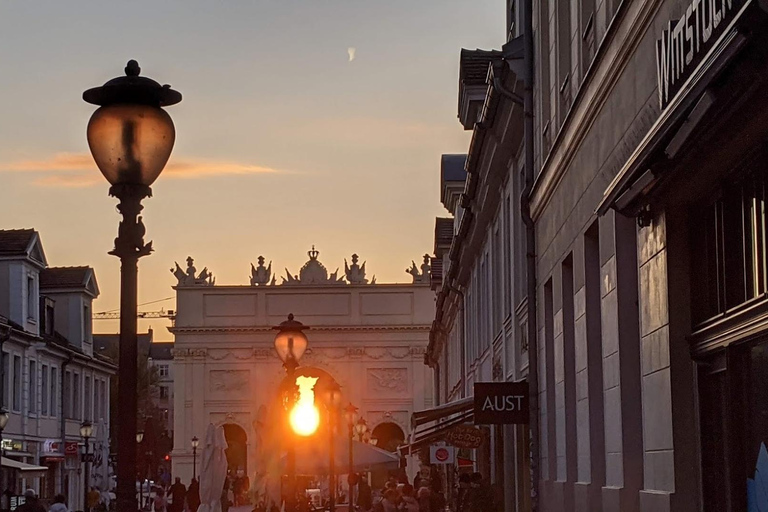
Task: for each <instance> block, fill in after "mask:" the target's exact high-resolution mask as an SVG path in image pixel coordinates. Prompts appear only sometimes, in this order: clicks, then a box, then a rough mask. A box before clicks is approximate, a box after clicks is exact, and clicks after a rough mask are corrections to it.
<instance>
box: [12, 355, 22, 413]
mask: <svg viewBox="0 0 768 512" xmlns="http://www.w3.org/2000/svg"><path fill="white" fill-rule="evenodd" d="M13 410H14V411H21V356H13Z"/></svg>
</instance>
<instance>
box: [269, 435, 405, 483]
mask: <svg viewBox="0 0 768 512" xmlns="http://www.w3.org/2000/svg"><path fill="white" fill-rule="evenodd" d="M324 441H325V442H324ZM294 450H295V453H296V471H297V472H298V473H300V474H307V475H318V474H325V473H327V472H328V467H329V463H330V457H329V453H328V442H327V437H326V438H325V439H322V437H321V439H319V440H318V439H311V438H308V439H303V440H299V441H297V442H296V443H295V444H294ZM333 457H334V459H335V464H336V471H337V472H338V473H346V472H347V471H348V470H349V438H348V437H346V436H337V437H336V438H335V439H334V452H333ZM282 461H283V464H285V463H286V457H285V456H283V457H282ZM352 464H353V466H352V470H353V471H370V470H374V469H397V468H398V466H399V465H400V457H398V456H397V454H396V453H392V452H388V451H386V450H382V449H381V448H377V447H375V446H373V445H371V444H367V443H361V442H359V441H352Z"/></svg>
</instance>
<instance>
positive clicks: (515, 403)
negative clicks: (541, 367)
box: [474, 381, 529, 425]
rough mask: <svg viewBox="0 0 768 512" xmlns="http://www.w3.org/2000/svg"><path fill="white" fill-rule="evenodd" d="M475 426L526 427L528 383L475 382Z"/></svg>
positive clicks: (527, 419)
mask: <svg viewBox="0 0 768 512" xmlns="http://www.w3.org/2000/svg"><path fill="white" fill-rule="evenodd" d="M474 398H475V400H474V401H475V409H474V416H475V425H527V424H528V421H529V417H528V383H527V382H525V381H521V382H476V383H475V390H474Z"/></svg>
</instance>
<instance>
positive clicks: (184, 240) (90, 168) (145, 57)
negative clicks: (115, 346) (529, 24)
mask: <svg viewBox="0 0 768 512" xmlns="http://www.w3.org/2000/svg"><path fill="white" fill-rule="evenodd" d="M504 3H505V2H504V0H387V1H377V0H250V1H246V0H237V1H235V0H230V1H218V2H211V1H202V0H166V1H163V2H157V1H156V0H153V1H135V2H130V3H128V2H97V1H89V2H86V1H80V0H67V1H66V2H62V1H60V0H51V1H44V0H35V1H34V2H10V1H6V2H0V66H2V72H0V92H1V93H0V229H15V228H34V229H36V230H38V232H40V235H41V239H42V243H43V248H44V250H45V252H46V256H47V258H48V262H49V265H51V266H70V265H90V266H91V267H93V268H94V269H95V271H96V276H97V281H98V284H99V287H100V289H101V295H100V297H99V298H98V299H97V301H96V302H95V303H94V311H109V310H114V309H117V308H118V306H119V261H118V260H117V258H115V257H113V256H109V255H107V251H109V250H110V249H111V248H112V246H113V240H114V238H115V236H116V235H117V225H118V222H119V220H120V218H119V214H118V213H117V211H116V209H115V205H116V203H117V201H116V200H115V199H114V198H111V197H109V196H108V194H107V191H108V184H107V182H106V180H104V179H103V177H102V176H101V174H100V173H99V171H98V169H97V168H96V166H95V164H93V163H92V160H91V158H90V153H89V152H88V145H87V142H86V138H85V129H86V125H87V123H88V119H89V117H90V115H91V113H92V112H93V110H94V107H93V106H92V105H89V104H87V103H85V102H84V101H82V97H81V95H82V92H83V91H84V90H85V89H88V88H90V87H94V86H98V85H101V84H103V83H104V82H105V81H107V80H109V79H111V78H113V77H116V76H120V75H122V74H123V68H124V67H125V64H126V62H127V61H128V60H129V59H136V60H138V62H139V64H140V66H141V69H142V75H144V76H149V77H151V78H153V79H155V80H157V81H158V82H160V83H162V84H166V83H167V84H171V85H172V86H173V88H174V89H177V90H178V91H180V92H181V93H182V95H183V100H182V102H181V103H180V104H178V105H175V106H172V107H169V108H168V109H167V110H168V113H169V114H170V115H171V117H172V118H173V121H174V124H175V126H176V145H175V147H174V150H173V153H172V155H171V158H170V161H169V164H168V167H167V168H166V171H165V172H164V173H163V174H162V175H161V176H160V178H159V179H158V180H157V182H155V184H154V185H153V187H152V188H153V197H152V198H149V199H146V200H145V201H144V207H145V208H144V212H143V215H144V223H145V225H146V227H147V234H146V236H145V240H146V241H148V240H153V247H154V248H155V252H154V253H153V254H152V255H150V256H148V257H145V258H142V259H141V260H140V263H139V304H144V303H148V302H154V301H161V302H155V303H153V304H148V305H146V306H144V307H140V310H148V311H153V310H159V309H161V308H164V309H174V306H175V302H174V300H166V301H162V299H167V298H169V297H173V296H174V291H173V290H172V289H171V286H173V285H174V284H175V282H176V281H175V278H174V277H173V275H171V273H170V272H169V269H171V268H172V267H174V262H175V261H177V262H179V264H180V265H181V266H182V267H184V265H185V259H186V258H187V256H192V257H193V258H194V259H195V265H196V267H197V268H198V270H202V268H203V267H207V268H208V269H209V271H211V272H212V273H213V275H214V276H215V277H216V283H217V284H234V285H247V284H248V283H249V276H250V264H251V263H254V264H256V263H257V261H256V260H257V258H258V256H259V255H263V256H264V257H265V258H266V260H267V261H268V262H269V261H272V262H273V263H272V268H273V271H276V273H277V274H278V276H280V275H285V270H284V269H285V268H286V267H287V268H288V269H290V271H291V273H292V274H297V273H298V271H299V269H300V268H301V266H302V265H303V264H304V263H305V262H306V260H307V259H308V258H307V251H309V250H310V249H311V246H312V245H313V244H314V245H315V247H316V248H317V250H319V251H320V256H319V260H320V261H321V262H322V263H323V264H324V265H325V266H326V268H328V270H329V272H333V271H334V270H335V269H336V268H337V267H340V268H341V271H340V274H341V275H343V268H344V258H347V260H349V259H350V256H351V254H352V253H357V254H359V255H360V260H361V262H362V261H367V265H366V270H367V271H368V277H372V275H373V274H375V275H376V278H377V282H380V283H381V282H410V276H409V275H408V274H406V273H405V269H406V268H407V267H409V266H410V264H411V260H415V261H416V262H417V264H418V263H419V262H420V259H421V257H422V256H423V255H424V254H425V253H428V252H432V247H433V235H434V233H433V231H434V218H435V217H436V216H445V215H447V212H446V211H445V210H444V209H443V208H442V206H441V205H440V195H439V168H440V155H441V154H443V153H464V152H466V151H467V148H468V145H469V139H470V136H471V133H470V132H467V131H464V130H463V128H462V127H461V125H460V124H459V122H458V120H457V117H456V116H457V91H458V64H459V51H460V49H461V48H484V49H491V48H498V47H500V46H501V44H502V43H503V42H504V24H505V20H504ZM279 282H280V279H279V278H278V283H279ZM167 325H168V322H167V321H164V320H157V319H154V320H151V321H150V320H140V322H139V329H140V331H144V330H146V329H147V328H149V327H152V328H153V331H154V334H155V339H156V340H160V341H171V340H172V335H171V334H170V333H169V332H168V331H167V329H166V328H165V327H166V326H167ZM117 329H118V325H117V322H116V321H108V320H99V321H96V322H94V331H95V332H117Z"/></svg>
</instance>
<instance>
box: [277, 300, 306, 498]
mask: <svg viewBox="0 0 768 512" xmlns="http://www.w3.org/2000/svg"><path fill="white" fill-rule="evenodd" d="M273 329H275V330H276V331H277V334H276V335H275V352H277V356H278V357H279V358H280V360H281V361H282V362H283V367H284V368H285V372H286V378H285V381H284V382H285V383H286V387H285V388H284V389H282V390H281V392H282V400H283V406H284V407H285V412H286V415H285V420H286V421H285V430H286V434H288V433H290V430H291V429H290V427H289V416H290V413H291V408H292V406H293V405H294V404H295V403H296V399H297V396H296V395H297V393H298V391H297V386H296V377H295V372H296V368H298V367H299V360H300V359H301V356H303V355H304V352H305V351H306V350H307V345H309V340H307V337H306V336H305V335H304V333H303V332H302V331H303V330H305V329H309V327H307V326H306V325H304V324H302V323H301V322H299V321H298V320H294V319H293V313H291V314H289V315H288V320H286V321H284V322H281V323H280V325H278V326H276V327H273ZM287 438H288V436H287V435H286V439H287ZM286 477H287V478H286V480H287V481H286V484H287V487H288V489H287V490H286V499H285V507H286V512H296V447H295V446H294V445H293V443H292V442H288V444H287V446H286Z"/></svg>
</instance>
